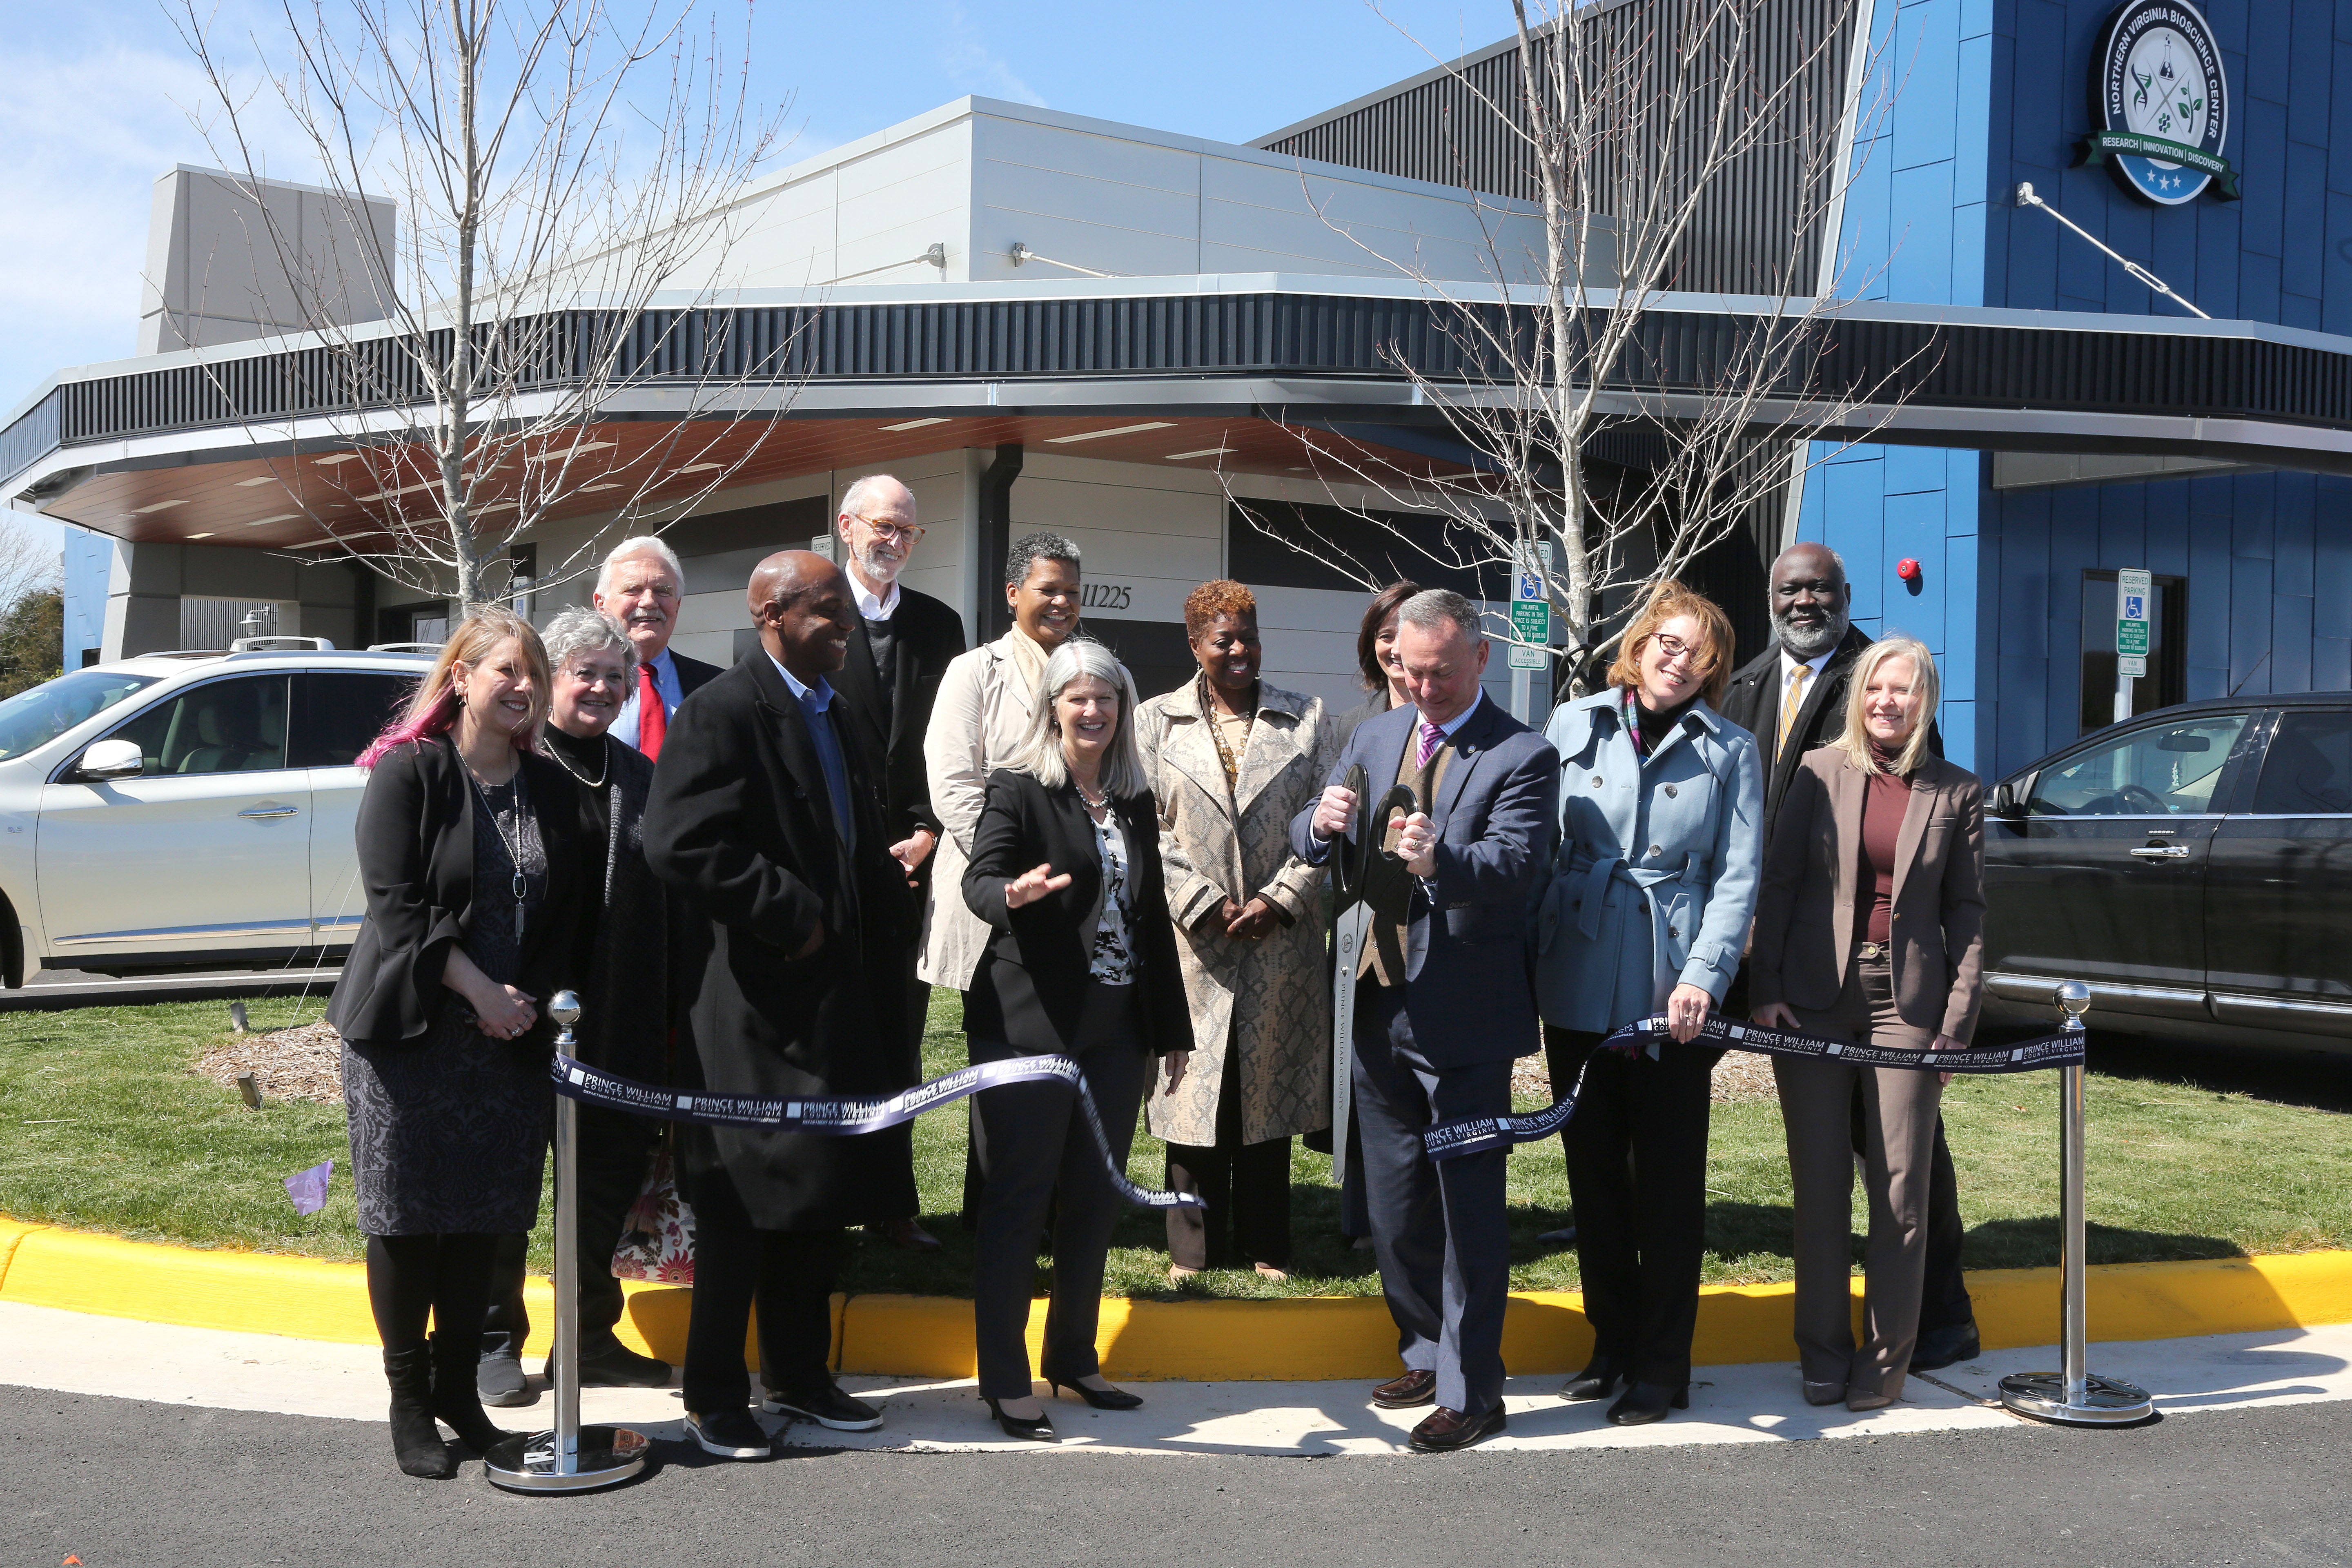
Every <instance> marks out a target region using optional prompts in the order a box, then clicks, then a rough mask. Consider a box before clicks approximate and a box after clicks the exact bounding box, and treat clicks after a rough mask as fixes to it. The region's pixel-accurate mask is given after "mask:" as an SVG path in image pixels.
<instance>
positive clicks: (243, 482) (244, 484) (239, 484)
mask: <svg viewBox="0 0 2352 1568" xmlns="http://www.w3.org/2000/svg"><path fill="white" fill-rule="evenodd" d="M277 482H278V476H277V475H276V474H264V475H262V476H261V477H260V478H259V479H239V480H237V481H236V488H237V489H241V490H249V489H252V488H253V487H254V486H256V485H274V484H276V483H277Z"/></svg>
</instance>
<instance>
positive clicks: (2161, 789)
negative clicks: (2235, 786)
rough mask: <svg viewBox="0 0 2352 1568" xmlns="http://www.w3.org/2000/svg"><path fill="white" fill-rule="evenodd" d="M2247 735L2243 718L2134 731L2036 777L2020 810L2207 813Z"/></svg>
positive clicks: (2206, 717)
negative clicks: (2224, 770) (2226, 766)
mask: <svg viewBox="0 0 2352 1568" xmlns="http://www.w3.org/2000/svg"><path fill="white" fill-rule="evenodd" d="M2109 657H2110V658H2112V657H2113V656H2112V655H2110V656H2109ZM2245 727H2246V716H2245V715H2244V714H2243V713H2210V714H2202V715H2200V716H2199V717H2197V718H2195V719H2183V720H2180V721H2177V722H2175V723H2170V724H2151V725H2149V726H2148V727H2147V728H2146V729H2142V730H2134V731H2132V732H2131V733H2130V734H2128V735H2122V736H2118V737H2117V738H2116V739H2115V740H2112V741H2107V742H2102V743H2100V744H2098V745H2095V746H2093V747H2092V748H2090V749H2089V750H2088V751H2084V752H2076V753H2074V756H2072V757H2069V758H2067V759H2065V760H2064V761H2063V762H2061V763H2057V764H2056V765H2054V766H2052V767H2047V768H2044V769H2042V772H2041V773H2040V774H2039V775H2037V776H2036V777H2035V779H2034V781H2033V798H2032V800H2031V801H2029V802H2028V803H2027V804H2026V810H2027V811H2028V812H2029V813H2030V814H2032V816H2199V815H2200V814H2203V813H2206V812H2210V811H2211V810H2212V809H2213V786H2214V785H2215V784H2219V783H2220V782H2221V769H2222V766H2223V764H2224V763H2228V762H2229V760H2230V748H2231V747H2232V746H2234V745H2236V744H2237V742H2238V732H2239V731H2242V730H2243V729H2244V728H2245Z"/></svg>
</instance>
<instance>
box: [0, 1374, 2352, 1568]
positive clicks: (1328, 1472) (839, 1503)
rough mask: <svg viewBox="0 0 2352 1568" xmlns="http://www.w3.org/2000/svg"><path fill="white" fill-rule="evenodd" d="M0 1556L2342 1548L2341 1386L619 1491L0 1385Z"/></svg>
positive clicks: (659, 1557) (1019, 1458)
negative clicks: (2117, 1406) (1866, 1418)
mask: <svg viewBox="0 0 2352 1568" xmlns="http://www.w3.org/2000/svg"><path fill="white" fill-rule="evenodd" d="M0 1434H5V1436H0V1563H5V1564H7V1565H9V1568H16V1565H17V1564H37V1565H39V1568H56V1565H58V1564H61V1563H65V1561H66V1560H67V1559H68V1557H69V1556H70V1557H76V1558H79V1560H80V1563H82V1564H83V1565H84V1568H129V1565H133V1564H140V1565H145V1564H153V1565H157V1568H208V1565H211V1564H224V1565H226V1564H235V1565H236V1568H250V1565H257V1564H273V1563H286V1564H300V1565H302V1568H340V1565H342V1564H360V1563H365V1564H403V1565H406V1564H418V1563H452V1564H455V1563H467V1564H473V1563H481V1564H498V1565H499V1568H508V1565H520V1564H540V1563H546V1564H551V1565H552V1564H562V1565H564V1568H577V1565H580V1564H592V1565H593V1564H596V1563H615V1564H621V1563H655V1562H659V1563H693V1564H706V1563H707V1564H735V1563H780V1564H800V1563H809V1564H819V1563H822V1564H827V1565H833V1564H842V1563H854V1564H888V1565H896V1564H908V1565H916V1564H920V1565H923V1568H935V1565H942V1564H950V1563H952V1564H955V1565H957V1568H995V1565H997V1564H1005V1565H1008V1568H1034V1565H1037V1564H1055V1565H1059V1564H1118V1565H1119V1568H1154V1565H1158V1564H1168V1565H1170V1568H1178V1565H1181V1568H1202V1565H1203V1564H1210V1565H1222V1564H1227V1563H1233V1564H1250V1565H1253V1568H1255V1565H1257V1564H1275V1563H1279V1564H1281V1565H1282V1568H1321V1565H1324V1564H1330V1565H1332V1568H1363V1565H1366V1564H1391V1563H1393V1564H1421V1563H1434V1564H1444V1563H1465V1562H1466V1563H1520V1562H1525V1563H1576V1564H1580V1565H1581V1564H1586V1563H1638V1564H1642V1565H1643V1568H1649V1565H1660V1568H1664V1565H1670V1564H1682V1563H1692V1564H1710V1565H1717V1568H1720V1565H1725V1564H1737V1565H1738V1568H1767V1565H1773V1564H1782V1563H1789V1564H1798V1563H1801V1564H1805V1565H1807V1568H1817V1565H1820V1564H1824V1563H1902V1564H1905V1565H1906V1568H1938V1565H1941V1564H1991V1563H2000V1564H2038V1563H2052V1564H2065V1565H2067V1568H2086V1565H2105V1564H2116V1565H2119V1568H2120V1565H2126V1564H2132V1565H2137V1564H2155V1563H2164V1564H2171V1563H2180V1564H2195V1565H2198V1568H2213V1565H2229V1564H2240V1563H2298V1564H2299V1563H2345V1562H2347V1561H2352V1558H2347V1542H2352V1498H2347V1489H2346V1487H2345V1484H2344V1479H2345V1456H2346V1455H2347V1453H2348V1452H2352V1403H2347V1402H2330V1403H2324V1404H2311V1405H2285V1406H2277V1407H2273V1408H2267V1409H2261V1410H2252V1411H2208V1412H2199V1413H2195V1414H2189V1415H2171V1416H2167V1417H2165V1418H2163V1419H2161V1420H2158V1421H2157V1422H2154V1423H2152V1424H2150V1425H2148V1426H2142V1427H2137V1428H2132V1429H2127V1430H2122V1431H2068V1430H2058V1429H2053V1428H2049V1427H2042V1426H2027V1425H2023V1424H2020V1425H2018V1426H2012V1427H2000V1428H1992V1429H1986V1430H1976V1431H1965V1432H1951V1433H1940V1434H1922V1435H1917V1436H1901V1437H1885V1438H1878V1439H1871V1438H1851V1439H1846V1440H1842V1441H1819V1442H1799V1443H1786V1444H1771V1445H1760V1446H1722V1447H1677V1448H1665V1447H1653V1448H1631V1449H1597V1450H1584V1451H1579V1452H1575V1453H1572V1454H1562V1453H1526V1452H1521V1453H1479V1452H1472V1453H1468V1454H1462V1455H1454V1456H1449V1457H1445V1458H1324V1459H1313V1458H1224V1457H1210V1456H1190V1457H1185V1458H1152V1457H1139V1456H1123V1455H1115V1454H1098V1455H1087V1456H1084V1457H1083V1458H1080V1457H1078V1456H1075V1455H1073V1456H1068V1457H1066V1458H1047V1457H1045V1455H1042V1454H1035V1455H1007V1454H971V1453H944V1454H887V1453H883V1454H877V1453H858V1452H845V1451H842V1452H829V1451H824V1450H808V1449H803V1450H793V1451H792V1453H791V1454H790V1456H789V1457H786V1458H778V1459H775V1460H772V1461H770V1462H767V1463H764V1464H757V1465H743V1464H722V1463H720V1462H719V1461H716V1460H710V1459H707V1458H704V1457H703V1456H702V1455H701V1454H700V1453H698V1452H696V1451H688V1450H682V1449H681V1448H679V1447H675V1446H669V1445H664V1446H662V1447H659V1448H657V1449H656V1455H657V1460H656V1464H655V1465H654V1466H653V1467H652V1468H650V1469H649V1470H648V1472H647V1473H646V1475H645V1476H644V1477H642V1478H641V1479H638V1480H636V1481H635V1482H632V1483H630V1484H627V1485H625V1486H622V1487H618V1488H615V1489H612V1490H610V1491H606V1492H602V1493H595V1494H583V1495H579V1496H572V1497H534V1498H520V1497H513V1496H509V1495H508V1494H505V1493H502V1492H499V1491H497V1490H496V1489H493V1488H491V1487H490V1486H489V1485H488V1483H486V1482H485V1481H484V1480H483V1479H481V1475H480V1469H479V1467H478V1465H476V1464H473V1463H470V1462H469V1463H468V1464H467V1465H466V1467H465V1468H464V1469H463V1470H462V1471H461V1472H460V1474H459V1476H458V1477H457V1479H452V1480H447V1481H423V1480H415V1479H410V1478H408V1477H405V1476H403V1475H401V1474H399V1473H398V1472H397V1471H396V1470H395V1469H394V1468H393V1464H392V1458H391V1453H390V1444H389V1442H388V1441H387V1440H386V1438H385V1436H384V1431H383V1426H380V1425H377V1424H375V1423H369V1422H355V1421H337V1420H327V1419H320V1418H306V1417H299V1416H287V1415H267V1414H259V1413H253V1412H244V1411H226V1410H213V1409H192V1408H188V1407H185V1406H173V1405H152V1404H145V1403H140V1402H133V1401H126V1400H114V1399H105V1398H99V1397H95V1396H90V1395H85V1394H54V1393H44V1392H41V1391H37V1390H29V1389H21V1388H0Z"/></svg>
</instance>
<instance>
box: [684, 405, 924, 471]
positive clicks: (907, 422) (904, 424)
mask: <svg viewBox="0 0 2352 1568" xmlns="http://www.w3.org/2000/svg"><path fill="white" fill-rule="evenodd" d="M946 423H947V421H946V420H945V419H943V418H942V419H901V420H900V421H898V423H897V424H896V425H885V426H882V428H883V429H885V430H919V429H921V428H922V427H923V426H926V425H944V424H946ZM680 471H681V472H682V471H683V470H680Z"/></svg>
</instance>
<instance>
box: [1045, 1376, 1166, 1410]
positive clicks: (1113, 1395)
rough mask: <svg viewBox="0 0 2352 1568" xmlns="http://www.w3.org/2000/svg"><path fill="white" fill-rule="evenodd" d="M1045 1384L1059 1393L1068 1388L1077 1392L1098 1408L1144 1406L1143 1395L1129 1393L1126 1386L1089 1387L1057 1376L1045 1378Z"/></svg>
mask: <svg viewBox="0 0 2352 1568" xmlns="http://www.w3.org/2000/svg"><path fill="white" fill-rule="evenodd" d="M1045 1386H1046V1387H1048V1388H1050V1389H1052V1390H1053V1391H1054V1392H1055V1394H1059V1393H1061V1392H1062V1390H1064V1389H1065V1388H1066V1389H1068V1390H1069V1391H1070V1392H1071V1393H1072V1394H1076V1395H1077V1396H1078V1397H1079V1398H1080V1399H1083V1400H1085V1401H1086V1402H1087V1404H1088V1405H1093V1406H1094V1407H1095V1408H1096V1409H1097V1410H1140V1409H1142V1408H1143V1395H1141V1394H1129V1392H1128V1391H1127V1390H1125V1389H1124V1388H1088V1387H1087V1385H1086V1384H1083V1383H1064V1382H1062V1381H1061V1380H1060V1379H1059V1378H1055V1377H1048V1378H1047V1379H1046V1380H1045Z"/></svg>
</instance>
